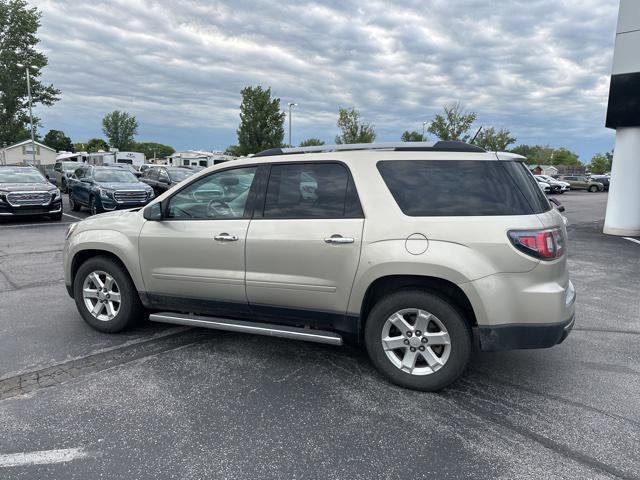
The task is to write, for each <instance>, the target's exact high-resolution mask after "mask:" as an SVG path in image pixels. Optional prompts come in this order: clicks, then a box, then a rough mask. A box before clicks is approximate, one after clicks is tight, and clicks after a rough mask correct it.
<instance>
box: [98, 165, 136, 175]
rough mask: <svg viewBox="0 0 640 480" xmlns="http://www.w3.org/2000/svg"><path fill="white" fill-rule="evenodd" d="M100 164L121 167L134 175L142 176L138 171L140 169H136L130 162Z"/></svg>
mask: <svg viewBox="0 0 640 480" xmlns="http://www.w3.org/2000/svg"><path fill="white" fill-rule="evenodd" d="M102 166H103V167H109V168H121V169H123V170H126V171H128V172H131V173H133V174H134V175H135V176H136V177H141V176H142V172H140V170H138V169H137V168H136V167H134V166H133V165H131V164H130V163H105V164H103V165H102Z"/></svg>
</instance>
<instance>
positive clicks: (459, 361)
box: [364, 290, 472, 392]
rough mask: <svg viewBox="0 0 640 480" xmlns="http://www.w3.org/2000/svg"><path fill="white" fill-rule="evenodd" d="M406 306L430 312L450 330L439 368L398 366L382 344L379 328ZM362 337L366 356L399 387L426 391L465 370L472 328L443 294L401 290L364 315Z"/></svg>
mask: <svg viewBox="0 0 640 480" xmlns="http://www.w3.org/2000/svg"><path fill="white" fill-rule="evenodd" d="M409 308H418V309H421V310H425V311H427V312H429V313H432V314H433V315H435V316H436V317H437V318H438V319H439V320H440V322H441V323H442V324H443V325H444V326H445V328H446V330H447V332H448V333H449V337H450V341H451V350H450V353H449V359H448V360H447V361H446V363H445V364H444V365H443V366H442V367H441V368H440V369H439V370H437V371H435V372H433V373H430V374H427V375H413V374H411V373H407V372H405V371H402V370H400V368H398V367H396V366H395V365H394V364H393V363H392V362H391V360H390V359H389V358H388V357H387V355H386V353H385V351H384V349H383V346H382V340H381V338H382V329H383V327H384V324H385V323H386V321H387V319H388V318H389V317H390V316H391V315H393V314H394V313H395V312H398V311H400V310H403V309H409ZM364 337H365V345H366V347H367V352H368V353H369V358H370V359H371V362H372V363H373V364H374V366H375V367H376V368H377V369H378V371H379V372H380V373H382V374H383V375H384V376H386V377H387V378H388V379H389V380H391V381H392V382H393V383H395V384H397V385H400V386H402V387H406V388H411V389H415V390H422V391H428V392H431V391H437V390H440V389H442V388H444V387H446V386H447V385H450V384H451V383H452V382H454V381H455V380H457V379H458V378H459V377H460V375H462V373H463V372H464V370H465V368H466V366H467V363H468V362H469V357H470V356H471V350H472V336H471V330H470V328H469V326H468V325H467V322H466V321H465V319H464V318H463V317H462V315H461V314H460V312H459V311H458V310H457V309H456V308H455V307H454V306H453V304H451V303H450V302H449V301H447V300H446V299H445V298H444V297H441V296H439V295H437V294H435V293H432V292H429V291H423V290H402V291H398V292H395V293H391V294H389V295H387V296H385V297H383V298H382V299H380V300H379V301H378V302H377V303H376V304H375V306H374V307H373V309H372V310H371V312H370V313H369V315H368V317H367V320H366V325H365V332H364Z"/></svg>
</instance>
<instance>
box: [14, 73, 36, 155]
mask: <svg viewBox="0 0 640 480" xmlns="http://www.w3.org/2000/svg"><path fill="white" fill-rule="evenodd" d="M16 65H17V66H18V67H20V68H24V69H25V71H26V73H27V95H28V96H29V123H30V124H31V156H32V158H33V165H34V166H35V164H36V141H35V138H34V134H33V130H34V126H33V111H32V109H31V78H30V76H31V75H30V74H29V65H26V66H25V65H23V64H22V63H16ZM31 68H38V67H36V66H35V65H31Z"/></svg>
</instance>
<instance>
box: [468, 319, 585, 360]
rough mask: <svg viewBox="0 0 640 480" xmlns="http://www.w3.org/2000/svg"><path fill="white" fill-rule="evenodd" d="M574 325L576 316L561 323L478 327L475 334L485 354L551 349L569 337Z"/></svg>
mask: <svg viewBox="0 0 640 480" xmlns="http://www.w3.org/2000/svg"><path fill="white" fill-rule="evenodd" d="M574 324H575V314H573V315H571V318H569V319H568V320H565V321H564V322H560V323H552V324H549V323H542V324H518V325H516V324H512V325H497V326H492V327H478V328H477V329H476V331H475V333H476V336H477V339H478V341H479V342H480V349H481V350H482V351H483V352H498V351H502V350H520V349H525V348H549V347H553V346H554V345H557V344H559V343H562V342H563V341H564V340H565V338H567V337H568V336H569V333H570V332H571V330H572V329H573V325H574Z"/></svg>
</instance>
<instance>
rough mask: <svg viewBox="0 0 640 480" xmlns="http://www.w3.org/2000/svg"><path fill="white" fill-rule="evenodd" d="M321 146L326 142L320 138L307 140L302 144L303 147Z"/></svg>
mask: <svg viewBox="0 0 640 480" xmlns="http://www.w3.org/2000/svg"><path fill="white" fill-rule="evenodd" d="M319 145H324V142H323V141H322V140H320V139H319V138H307V139H306V140H304V141H303V142H300V146H301V147H317V146H319Z"/></svg>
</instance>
